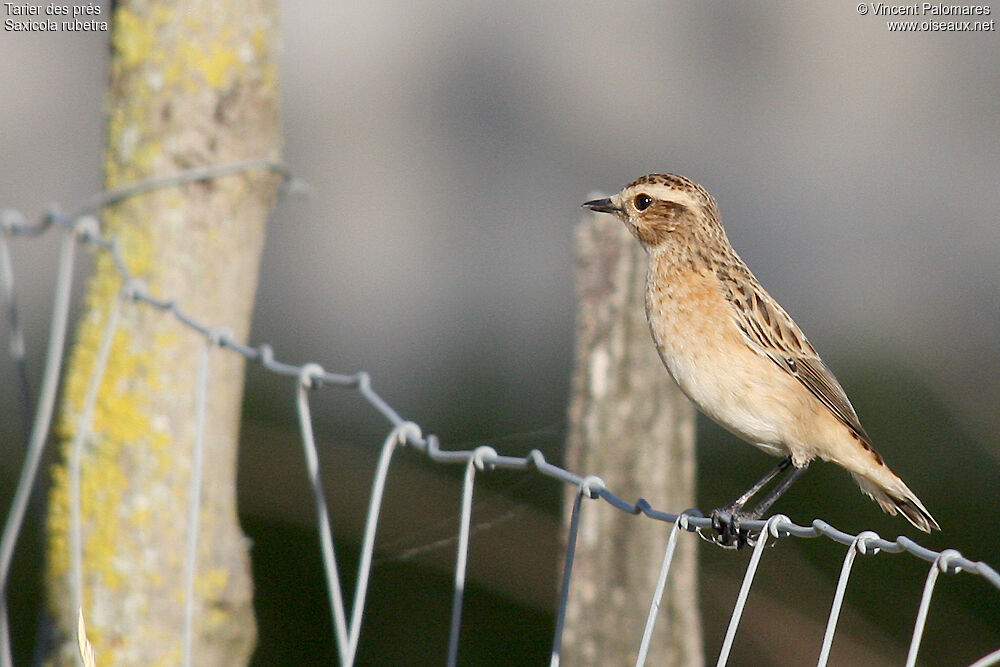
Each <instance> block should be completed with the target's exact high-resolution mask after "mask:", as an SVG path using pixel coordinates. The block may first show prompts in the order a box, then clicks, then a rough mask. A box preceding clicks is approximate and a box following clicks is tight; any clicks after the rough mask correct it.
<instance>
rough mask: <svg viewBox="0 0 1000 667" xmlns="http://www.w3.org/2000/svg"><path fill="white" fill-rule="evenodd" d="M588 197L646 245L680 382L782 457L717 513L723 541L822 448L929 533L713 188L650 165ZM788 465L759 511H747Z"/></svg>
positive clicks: (652, 287)
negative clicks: (753, 261) (733, 231)
mask: <svg viewBox="0 0 1000 667" xmlns="http://www.w3.org/2000/svg"><path fill="white" fill-rule="evenodd" d="M583 206H584V207H586V208H589V209H590V210H592V211H598V212H600V213H610V214H612V215H616V216H618V218H620V219H621V221H622V222H624V223H625V226H626V227H627V228H628V230H629V231H630V232H631V233H632V234H633V235H634V236H635V237H636V238H637V239H638V240H639V243H640V244H641V245H642V247H643V248H644V249H645V250H646V253H647V256H648V258H649V265H648V268H647V273H646V319H647V320H648V322H649V329H650V331H651V333H652V335H653V341H654V342H655V344H656V350H657V352H658V353H659V355H660V359H662V360H663V364H664V366H666V367H667V371H669V373H670V375H671V377H673V379H674V380H675V381H676V382H677V384H678V385H679V386H680V388H681V390H682V391H683V392H684V393H685V394H686V395H687V397H688V398H690V399H691V400H692V401H693V402H694V404H695V405H697V406H698V408H699V409H701V411H702V412H704V413H705V414H706V415H708V416H709V417H711V418H712V419H713V420H714V421H716V422H717V423H718V424H720V425H721V426H722V427H724V428H725V429H727V430H729V431H731V432H732V433H734V434H735V435H737V436H739V437H740V438H742V439H743V440H746V441H747V442H749V443H751V444H753V445H756V446H757V447H759V448H761V449H762V450H764V451H765V452H767V453H769V454H772V455H775V456H783V457H784V458H783V460H782V462H781V463H780V464H779V465H778V467H777V468H775V469H774V470H773V471H771V472H770V473H768V475H766V476H765V477H764V478H763V479H761V480H760V481H759V482H758V483H757V484H755V485H754V486H752V487H751V488H750V489H748V490H747V492H746V493H744V494H743V495H742V496H740V497H739V498H738V499H736V500H735V501H734V502H732V503H730V504H729V505H726V506H725V507H721V508H719V509H717V510H715V511H714V512H713V513H712V515H713V520H714V521H713V522H714V525H715V526H716V529H717V531H718V533H719V534H718V536H717V538H716V539H717V541H720V542H721V543H723V544H727V545H731V544H733V542H734V541H735V542H736V543H737V546H740V545H741V544H740V543H741V542H742V543H744V544H745V543H746V539H747V534H746V533H745V532H741V529H740V528H739V521H740V520H741V519H747V518H752V519H759V518H760V517H761V516H762V515H763V513H764V512H766V511H767V509H768V508H769V507H770V506H771V504H773V503H774V501H775V500H776V499H777V498H778V496H780V495H781V494H782V493H783V492H784V491H786V490H787V489H788V487H789V486H790V485H791V484H792V482H794V481H795V479H797V478H798V477H799V475H801V474H802V473H803V472H805V470H806V468H807V467H808V466H809V463H810V462H811V461H812V460H813V459H815V458H817V457H818V458H821V459H824V460H827V461H832V462H834V463H836V464H838V465H840V466H842V467H844V468H846V469H847V470H848V471H849V472H850V473H851V474H852V475H853V476H854V479H855V480H856V481H857V483H858V485H859V486H860V487H861V490H862V491H863V492H864V493H866V494H867V495H868V496H870V497H871V498H872V499H873V500H874V501H875V502H877V503H878V504H879V505H880V506H881V507H882V509H883V510H885V511H886V512H888V513H889V514H893V515H894V514H896V513H897V512H901V513H902V514H903V516H904V517H906V518H907V519H908V520H909V521H910V523H912V524H913V525H914V526H916V527H917V528H919V529H920V530H923V531H926V532H930V531H931V529H937V530H940V526H938V523H937V521H935V520H934V517H932V516H931V514H930V512H928V511H927V509H926V508H925V507H924V506H923V503H921V502H920V500H919V499H918V498H917V497H916V495H914V493H913V492H912V491H910V489H909V488H908V487H907V486H906V484H904V483H903V480H901V479H900V478H899V477H897V476H896V475H895V474H894V473H893V472H892V470H890V469H889V467H888V466H887V465H886V464H885V462H884V461H883V460H882V457H881V456H879V454H878V452H876V451H875V448H874V447H873V446H872V442H871V439H870V438H869V437H868V434H867V433H865V430H864V428H862V426H861V422H860V421H859V420H858V415H857V413H855V411H854V408H853V407H852V406H851V403H850V401H849V400H848V398H847V394H845V393H844V390H843V388H841V386H840V384H839V383H838V382H837V379H836V378H835V377H834V376H833V373H832V372H831V371H830V369H829V368H827V366H826V364H824V363H823V361H822V360H821V359H820V358H819V355H818V354H817V353H816V350H815V349H813V346H812V345H810V344H809V341H808V340H806V337H805V335H804V334H803V333H802V331H801V330H800V329H799V327H798V326H797V325H796V324H795V322H794V321H792V318H791V317H790V316H789V315H788V313H786V312H785V310H784V309H783V308H782V307H781V306H780V305H778V303H777V301H775V300H774V299H773V298H772V297H771V295H770V294H768V293H767V292H766V291H765V290H764V288H763V287H761V285H760V283H758V282H757V279H756V278H755V277H754V275H753V273H751V271H750V269H749V268H747V265H746V264H745V263H744V262H743V260H742V259H740V256H739V255H737V254H736V251H735V250H733V247H732V246H731V245H730V243H729V239H728V238H727V237H726V232H725V230H724V229H723V227H722V222H721V218H720V216H719V210H718V207H717V206H716V203H715V199H714V198H713V197H712V195H710V194H709V193H708V191H707V190H705V188H703V187H702V186H700V185H698V184H697V183H695V182H694V181H692V180H690V179H687V178H685V177H683V176H677V175H674V174H650V175H648V176H643V177H642V178H640V179H638V180H636V181H634V182H632V183H630V184H629V185H627V186H625V188H624V189H623V190H622V191H621V192H619V193H618V194H616V195H614V196H612V197H609V198H607V199H597V200H594V201H589V202H587V203H585V204H583ZM789 468H791V470H790V471H788V469H789ZM783 472H785V473H786V475H785V477H784V478H783V479H782V480H781V481H780V482H779V483H778V484H777V485H776V486H775V487H774V489H773V490H772V491H771V493H770V494H769V495H768V496H767V497H766V498H764V500H762V501H761V502H760V503H759V504H758V505H757V506H756V507H755V508H754V510H753V511H751V512H746V511H744V510H743V506H744V505H745V504H746V503H747V502H748V501H749V499H750V498H752V497H753V496H754V495H756V494H757V493H758V492H759V491H760V490H761V489H762V488H764V487H765V486H766V485H767V484H768V483H770V482H771V481H772V480H773V479H774V478H776V477H777V476H779V475H780V474H781V473H783Z"/></svg>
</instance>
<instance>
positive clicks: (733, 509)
mask: <svg viewBox="0 0 1000 667" xmlns="http://www.w3.org/2000/svg"><path fill="white" fill-rule="evenodd" d="M791 466H792V457H791V456H786V457H785V458H783V459H781V462H780V463H779V464H778V465H777V466H775V468H774V469H773V470H771V471H769V472H768V473H767V474H766V475H764V476H763V477H762V478H761V479H760V481H758V482H757V483H756V484H754V485H753V486H751V487H750V488H749V489H747V490H746V491H745V492H744V493H743V494H742V495H741V496H740V497H739V498H737V499H736V500H734V501H733V502H731V503H729V504H728V505H725V506H723V507H719V508H717V509H715V510H712V513H711V515H710V516H711V517H712V527H713V528H714V529H715V532H716V538H715V541H716V542H717V543H719V544H721V545H722V546H727V547H729V546H733V545H735V546H736V548H737V549H739V548H742V547H743V546H746V545H747V544H748V543H749V539H750V533H749V531H747V530H745V529H742V528H740V522H741V521H745V520H747V519H751V520H753V519H759V518H760V517H761V516H762V515H763V514H764V512H766V511H767V510H768V509H769V508H770V507H771V505H773V504H774V501H776V500H777V499H778V498H779V497H780V496H781V494H783V493H784V492H785V491H787V490H788V487H790V486H791V485H792V483H793V482H795V480H796V479H798V478H799V476H801V475H802V473H803V472H805V470H806V468H807V467H808V464H806V465H805V466H803V467H801V468H793V470H792V472H790V473H788V474H787V475H786V476H785V478H784V479H782V480H781V481H780V482H779V483H778V485H777V486H775V487H774V489H773V490H772V491H771V493H769V494H768V495H767V496H766V497H765V498H764V500H762V501H761V502H760V504H758V505H757V506H756V507H755V508H754V509H753V511H752V512H744V511H743V506H744V505H746V504H747V502H748V501H749V500H750V499H751V498H752V497H754V496H755V495H757V494H758V493H759V492H760V490H761V489H763V488H764V487H765V486H767V485H768V484H770V483H771V481H772V480H774V478H775V477H778V476H779V475H780V474H782V473H783V472H785V471H786V470H788V468H789V467H791Z"/></svg>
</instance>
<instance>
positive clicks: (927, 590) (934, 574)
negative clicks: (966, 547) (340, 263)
mask: <svg viewBox="0 0 1000 667" xmlns="http://www.w3.org/2000/svg"><path fill="white" fill-rule="evenodd" d="M957 555H959V554H958V552H957V551H955V550H954V549H945V550H944V551H942V552H941V553H940V554H939V555H938V557H937V558H936V559H934V562H933V563H931V567H930V570H929V571H928V572H927V580H926V581H925V582H924V594H923V595H922V596H921V598H920V607H919V608H918V609H917V620H916V623H915V624H914V627H913V635H912V636H911V638H910V651H909V653H907V655H906V667H914V665H916V664H917V653H918V652H919V651H920V641H921V639H923V636H924V626H925V625H926V624H927V613H928V612H929V611H930V607H931V596H932V595H933V594H934V585H935V584H936V583H937V578H938V574H939V573H940V572H947V571H948V563H949V561H951V560H952V559H954V558H955V557H956V556H957Z"/></svg>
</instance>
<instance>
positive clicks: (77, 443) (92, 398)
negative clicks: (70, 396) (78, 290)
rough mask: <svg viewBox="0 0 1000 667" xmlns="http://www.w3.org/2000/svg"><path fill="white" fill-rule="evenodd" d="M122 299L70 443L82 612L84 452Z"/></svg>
mask: <svg viewBox="0 0 1000 667" xmlns="http://www.w3.org/2000/svg"><path fill="white" fill-rule="evenodd" d="M121 298H122V297H121V295H116V296H115V297H114V298H112V300H111V304H110V307H109V309H108V315H107V319H106V320H105V323H104V330H103V331H102V332H101V340H100V343H98V347H97V356H96V357H95V358H94V366H93V368H92V369H91V371H90V378H89V379H88V381H87V388H86V390H85V392H84V397H83V405H82V406H81V409H80V415H79V417H78V418H77V423H76V429H74V432H73V440H72V441H71V442H70V457H69V471H68V472H69V502H70V506H69V512H70V528H69V532H70V572H71V573H72V574H71V576H72V584H71V586H72V591H73V607H74V608H75V609H77V610H82V609H83V607H84V595H83V589H84V587H83V497H82V495H83V494H82V491H81V477H82V475H83V471H82V465H83V450H84V447H85V446H86V442H87V438H88V436H89V435H90V433H91V429H92V428H93V425H94V408H95V406H96V405H97V397H98V392H99V391H100V388H101V382H103V381H104V371H105V370H106V369H107V367H108V358H109V357H110V355H111V343H112V342H113V341H114V337H115V333H116V332H117V330H118V317H119V314H120V312H121Z"/></svg>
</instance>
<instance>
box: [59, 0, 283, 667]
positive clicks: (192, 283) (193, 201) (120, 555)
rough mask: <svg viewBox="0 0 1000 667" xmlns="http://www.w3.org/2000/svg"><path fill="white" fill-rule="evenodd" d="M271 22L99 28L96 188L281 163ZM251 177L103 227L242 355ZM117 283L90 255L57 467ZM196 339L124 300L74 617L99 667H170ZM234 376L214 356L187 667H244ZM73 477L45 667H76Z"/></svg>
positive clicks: (245, 561)
mask: <svg viewBox="0 0 1000 667" xmlns="http://www.w3.org/2000/svg"><path fill="white" fill-rule="evenodd" d="M277 35H278V30H277V10H276V8H275V6H274V3H273V2H271V1H270V0H241V1H240V2H236V1H235V0H218V1H215V2H210V3H204V2H198V1H194V0H181V1H169V2H168V1H166V0H148V1H139V0H132V1H129V0H123V1H120V2H118V3H116V8H115V12H114V16H113V27H112V60H111V83H110V90H109V94H108V99H107V104H108V135H107V140H108V144H107V155H106V162H105V177H106V185H107V187H108V189H113V188H119V187H122V186H125V185H128V184H130V183H133V182H136V181H139V180H143V179H148V178H154V177H162V176H169V175H171V174H175V173H177V172H179V171H181V170H184V169H186V168H190V167H196V166H206V165H220V164H226V163H232V162H235V161H240V160H246V159H251V158H262V157H264V158H277V157H278V156H279V152H280V134H279V122H278V108H277V90H276V79H277V70H276V61H275V48H276V41H277ZM277 184H278V181H277V178H276V177H275V175H273V174H271V173H268V172H266V171H263V170H256V171H250V172H245V173H240V174H235V175H228V176H222V177H218V178H215V179H212V180H206V181H201V182H197V183H193V184H188V185H183V186H172V187H165V188H161V189H156V190H154V191H151V192H148V193H146V194H142V195H139V196H136V197H132V198H129V199H127V200H124V201H122V202H120V203H118V204H114V205H112V206H111V207H109V208H108V209H106V210H105V211H104V212H103V216H102V217H103V232H104V234H105V235H107V236H109V237H114V238H117V239H118V240H119V242H120V244H121V248H122V251H123V254H124V257H125V262H126V264H127V265H128V268H129V270H130V271H131V272H132V274H134V275H135V276H136V277H137V278H139V279H141V280H142V281H143V282H144V283H145V285H146V286H147V287H148V290H149V292H150V293H151V294H152V295H153V296H155V297H157V298H161V299H176V300H177V302H178V303H179V304H180V305H181V306H182V308H183V309H184V311H185V312H186V313H188V314H190V315H192V316H193V317H195V318H196V319H198V320H200V321H202V322H204V323H206V324H209V325H210V326H224V327H227V328H228V329H229V331H230V332H231V333H232V334H233V336H234V337H235V339H236V340H245V339H246V337H247V333H248V330H249V324H250V312H251V306H252V303H253V299H254V291H255V288H256V283H257V271H258V264H259V259H260V252H261V248H262V245H263V239H264V228H265V222H266V218H267V214H268V210H269V208H270V206H271V204H272V203H273V198H274V195H275V192H276V187H277ZM121 287H122V284H121V281H120V279H119V277H118V274H117V272H116V270H115V267H114V265H113V263H112V261H111V257H110V256H109V255H108V254H107V253H100V254H99V255H98V257H97V261H96V265H95V270H94V275H93V276H92V278H91V279H90V283H89V286H88V289H87V296H86V310H85V313H84V315H83V318H82V321H81V323H80V326H79V329H78V332H77V338H76V341H75V344H74V347H73V350H72V353H71V357H70V362H69V365H68V368H67V371H66V382H65V386H64V401H63V406H62V413H61V416H60V424H59V437H60V440H61V442H62V443H63V457H62V458H63V460H64V461H66V460H68V451H67V448H68V444H69V442H70V440H71V439H72V436H73V432H74V429H75V428H76V423H77V419H78V415H79V414H80V411H81V408H82V404H83V396H84V393H85V387H86V385H87V382H88V379H89V378H90V374H91V372H92V370H93V368H94V361H95V358H96V353H97V349H98V346H99V342H100V338H101V334H102V331H103V328H104V324H105V322H106V319H107V318H108V316H109V312H110V310H111V306H112V303H113V301H114V300H115V299H116V298H118V294H119V291H120V289H121ZM205 345H206V340H205V338H204V337H203V336H199V335H197V334H195V333H194V332H192V331H191V330H190V329H186V328H184V327H182V326H181V325H180V324H179V323H178V322H177V321H176V320H175V319H174V318H173V316H172V315H171V314H169V313H164V312H161V311H157V310H154V309H152V308H149V307H146V306H145V305H141V304H133V303H125V304H123V305H122V308H121V317H120V323H119V326H118V327H117V332H116V334H115V336H114V339H113V343H112V345H111V353H110V357H109V361H108V365H107V370H106V372H105V374H104V378H103V382H102V384H101V386H100V392H99V395H98V399H97V403H96V407H95V412H94V418H93V426H92V429H91V430H90V434H89V436H88V437H87V439H86V441H85V447H84V453H83V461H82V477H81V489H82V492H81V498H82V505H81V512H82V538H83V542H82V544H83V607H84V614H85V615H86V620H87V627H88V633H89V635H90V639H91V641H92V642H93V644H94V648H95V650H96V652H97V656H98V662H99V664H102V665H112V664H114V665H162V664H179V662H180V657H181V652H182V634H183V633H182V628H183V610H184V591H183V581H184V576H183V573H184V549H185V544H186V540H187V538H188V535H189V528H190V527H189V526H188V525H187V509H186V508H187V499H188V483H189V480H190V478H191V474H192V469H191V458H190V457H191V453H192V447H193V444H194V440H195V414H196V405H195V394H196V392H195V380H196V376H197V371H198V362H199V357H200V355H201V353H202V351H203V350H204V348H205ZM242 387H243V361H242V359H241V358H240V357H239V356H238V355H236V354H233V353H231V352H229V351H226V350H219V349H215V350H213V351H212V353H211V361H210V375H209V387H208V403H207V413H206V425H205V438H204V442H205V448H206V449H205V465H204V471H205V473H204V474H205V477H204V484H203V492H202V493H203V496H202V498H203V499H202V511H201V515H200V520H199V524H200V525H199V526H198V530H199V535H200V537H199V549H198V553H197V569H196V577H195V592H196V597H195V615H194V656H195V660H194V662H195V664H198V665H238V664H245V663H246V662H248V660H249V657H250V655H251V653H252V651H253V646H254V643H255V638H256V626H255V622H254V617H253V606H252V598H253V591H252V582H251V579H250V568H249V557H248V552H247V546H248V545H247V540H246V539H245V537H244V536H243V534H242V532H241V530H240V526H239V523H238V521H237V516H236V486H235V481H236V479H235V478H236V450H237V434H238V426H239V413H240V403H241V397H242ZM69 496H70V494H69V486H68V474H67V468H66V465H65V464H64V463H63V464H60V465H58V466H56V468H55V470H54V476H53V484H52V490H51V495H50V499H49V520H48V531H49V554H48V559H47V562H48V581H49V594H50V606H51V608H52V610H53V612H54V613H55V616H56V621H57V627H58V630H59V633H60V637H59V639H60V640H61V641H60V649H59V651H58V653H57V654H56V655H54V656H53V658H54V659H55V661H56V662H59V663H65V664H71V663H70V662H69V661H70V660H71V659H72V654H73V650H74V648H73V647H74V643H73V642H72V640H71V638H72V636H73V635H72V633H73V631H74V629H75V619H76V610H75V609H74V608H73V597H74V596H73V593H72V586H71V572H70V570H71V568H70V562H71V561H70V553H69V552H70V537H69V535H70V533H69V531H70V510H69V500H70V498H69Z"/></svg>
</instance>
